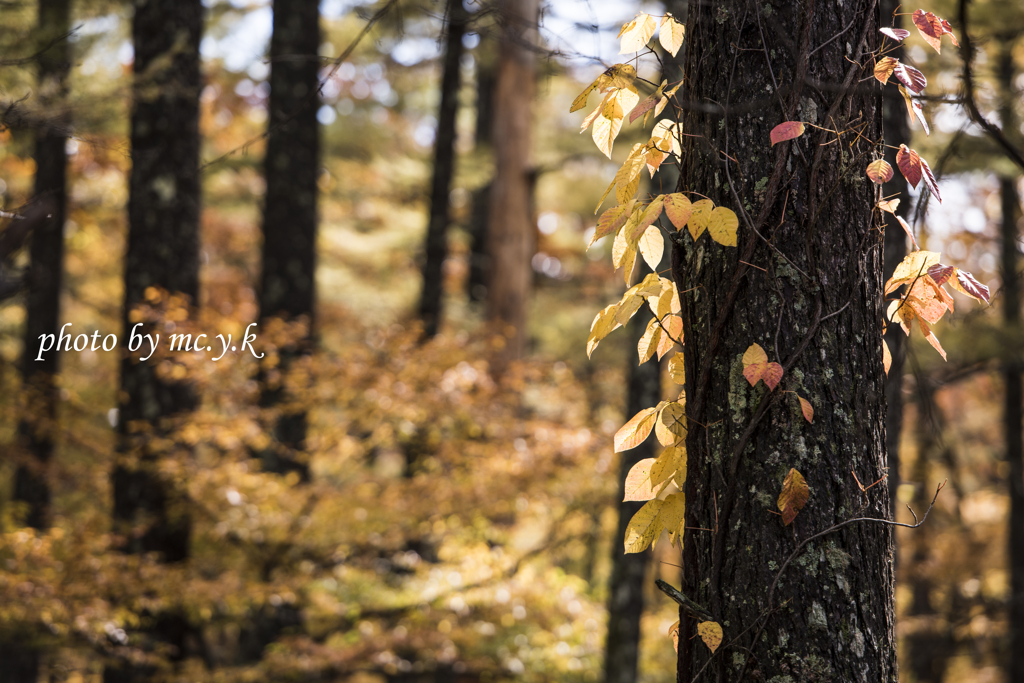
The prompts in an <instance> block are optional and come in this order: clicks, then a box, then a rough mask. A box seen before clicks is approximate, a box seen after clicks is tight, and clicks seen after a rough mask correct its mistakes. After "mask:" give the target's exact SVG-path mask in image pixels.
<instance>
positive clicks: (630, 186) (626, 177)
mask: <svg viewBox="0 0 1024 683" xmlns="http://www.w3.org/2000/svg"><path fill="white" fill-rule="evenodd" d="M644 157H645V153H644V146H643V145H641V144H640V143H637V144H635V145H633V149H632V151H630V153H629V156H628V157H626V161H625V163H623V164H622V166H621V167H620V168H619V170H618V171H617V172H616V173H615V197H616V199H618V201H619V204H625V203H626V202H628V201H629V200H630V199H632V198H633V196H634V195H635V194H636V191H637V188H638V187H640V172H641V171H643V170H644Z"/></svg>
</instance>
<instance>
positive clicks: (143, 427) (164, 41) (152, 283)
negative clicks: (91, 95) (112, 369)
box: [104, 0, 203, 683]
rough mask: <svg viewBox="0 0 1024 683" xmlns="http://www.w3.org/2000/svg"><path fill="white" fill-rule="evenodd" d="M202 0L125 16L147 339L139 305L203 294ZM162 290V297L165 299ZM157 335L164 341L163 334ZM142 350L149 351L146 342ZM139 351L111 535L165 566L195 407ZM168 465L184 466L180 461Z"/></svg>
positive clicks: (136, 283) (179, 552) (135, 227)
mask: <svg viewBox="0 0 1024 683" xmlns="http://www.w3.org/2000/svg"><path fill="white" fill-rule="evenodd" d="M202 20H203V6H202V3H201V2H200V0H148V2H144V3H140V4H137V5H136V7H135V15H134V17H133V19H132V38H133V42H134V45H135V64H134V74H135V83H134V110H133V112H132V119H131V145H132V171H131V177H130V180H129V197H128V222H129V228H128V247H127V252H126V254H125V295H124V310H123V316H124V317H123V324H124V337H125V338H126V339H127V338H129V337H130V335H131V334H132V332H133V331H134V333H135V334H142V335H144V334H155V333H156V332H157V330H156V329H155V328H154V326H153V325H150V324H149V323H144V324H141V325H138V326H136V322H137V321H136V320H135V318H134V316H133V313H132V311H133V309H135V308H136V307H137V306H139V305H140V304H143V303H156V302H157V301H164V300H165V298H164V297H166V296H183V297H186V298H187V299H188V300H190V301H191V302H192V303H194V302H195V301H196V297H197V295H198V292H199V195H200V193H199V169H198V167H199V93H200V90H201V82H200V70H199V39H200V36H201V33H202ZM162 290H166V292H167V294H162V293H161V292H162ZM159 331H160V332H162V333H164V334H166V328H165V327H162V328H161V329H160V330H159ZM142 346H143V347H145V346H146V345H145V344H143V345H142ZM145 354H146V351H145V350H141V351H136V352H134V353H132V354H130V355H126V356H125V358H124V360H123V361H122V363H121V401H120V409H119V419H118V431H119V434H120V437H121V438H120V452H121V454H122V456H123V457H122V458H121V460H120V462H119V464H118V465H117V467H116V468H115V470H114V474H113V493H114V528H115V531H117V532H118V533H119V534H121V535H122V537H123V538H124V539H125V546H124V549H125V551H126V552H130V553H149V552H152V553H158V554H159V555H160V556H161V558H162V559H163V561H165V562H181V561H183V560H185V559H187V558H188V556H189V542H190V536H191V518H190V512H189V509H188V501H187V500H186V498H185V495H184V494H183V493H182V492H181V491H179V490H178V489H177V487H176V486H175V484H174V483H173V482H171V481H168V480H167V479H166V478H165V477H163V476H162V475H161V474H160V467H159V465H160V460H161V459H162V458H164V457H166V456H168V455H169V453H167V452H166V446H162V445H159V444H161V443H165V442H166V439H163V438H157V437H171V436H172V435H173V431H174V429H175V426H176V425H177V424H178V423H179V422H180V421H181V420H182V419H183V418H185V417H186V416H187V414H188V413H189V412H191V411H192V410H193V409H194V408H195V406H196V395H195V392H194V390H193V388H192V386H191V384H190V383H189V382H188V381H175V380H172V379H169V378H167V377H164V376H161V375H160V374H158V373H157V372H156V364H155V363H153V362H152V360H150V361H149V362H145V361H141V360H139V359H140V357H141V356H144V355H145ZM176 457H181V455H180V453H179V454H177V456H176ZM149 616H150V617H151V619H152V623H153V627H152V629H150V630H149V631H148V632H147V633H146V634H143V635H139V636H138V638H139V639H141V640H144V641H147V642H146V644H144V645H143V647H145V648H147V649H148V648H150V647H157V645H156V643H159V644H160V645H159V646H160V647H161V648H164V647H169V652H170V654H169V657H170V658H171V659H175V658H178V657H180V656H182V654H183V648H184V637H185V633H186V632H187V628H186V622H185V621H184V619H183V618H182V617H180V616H177V615H170V614H161V615H149ZM153 673H154V672H153V670H152V669H151V668H148V667H139V666H136V665H133V664H130V663H128V662H124V663H122V664H121V665H120V666H110V667H107V669H106V670H105V671H104V680H105V681H107V682H108V683H110V682H117V683H121V682H128V681H141V680H146V679H148V678H149V677H151V676H152V675H153Z"/></svg>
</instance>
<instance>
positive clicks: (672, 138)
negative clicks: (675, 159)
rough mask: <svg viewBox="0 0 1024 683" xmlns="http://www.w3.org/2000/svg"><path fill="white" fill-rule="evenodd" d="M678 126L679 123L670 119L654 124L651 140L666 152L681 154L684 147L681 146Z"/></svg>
mask: <svg viewBox="0 0 1024 683" xmlns="http://www.w3.org/2000/svg"><path fill="white" fill-rule="evenodd" d="M678 127H679V124H677V123H675V122H673V121H670V120H668V119H662V120H661V121H658V123H656V124H655V126H654V130H652V131H651V142H652V143H654V144H656V145H657V146H658V149H660V150H661V151H662V152H665V153H666V154H667V153H669V152H671V153H672V154H675V155H676V156H680V155H681V154H682V148H681V147H680V146H679V138H678V137H677V136H676V131H677V130H678Z"/></svg>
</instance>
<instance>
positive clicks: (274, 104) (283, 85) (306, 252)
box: [259, 0, 320, 480]
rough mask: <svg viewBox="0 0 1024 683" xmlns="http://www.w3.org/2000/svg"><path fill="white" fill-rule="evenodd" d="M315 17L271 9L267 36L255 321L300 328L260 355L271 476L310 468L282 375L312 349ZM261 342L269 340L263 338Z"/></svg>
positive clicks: (296, 5)
mask: <svg viewBox="0 0 1024 683" xmlns="http://www.w3.org/2000/svg"><path fill="white" fill-rule="evenodd" d="M319 47H320V14H319V6H318V2H317V0H289V1H287V2H284V1H280V2H277V3H275V5H274V27H273V35H272V37H271V39H270V101H269V110H270V119H269V122H268V125H269V126H270V128H269V133H268V136H267V155H266V162H265V165H266V170H265V173H266V181H267V198H266V205H265V208H264V214H263V276H262V280H261V282H260V301H259V303H260V316H261V319H262V321H263V325H264V330H265V331H266V330H267V323H268V321H269V319H270V318H273V317H277V318H280V319H281V320H283V321H285V322H300V323H304V325H303V327H302V329H301V330H300V332H299V336H298V338H290V339H288V340H287V341H283V342H282V344H281V345H280V346H279V347H278V348H276V349H273V348H270V347H268V348H266V349H265V351H264V352H269V353H271V354H273V353H274V352H275V351H276V353H277V354H278V358H279V362H278V364H277V365H276V367H272V368H269V369H264V371H263V372H262V374H261V379H262V382H263V386H262V393H261V395H260V405H261V406H262V407H264V408H274V409H276V410H279V411H280V412H279V413H278V414H276V415H275V416H274V417H273V418H272V419H273V420H274V422H273V426H272V428H271V431H272V432H273V435H274V442H273V444H272V445H271V447H269V448H268V449H266V450H265V451H264V452H263V453H262V454H261V457H262V460H263V465H264V468H265V469H266V470H268V471H271V472H280V473H286V472H293V471H294V472H298V474H299V476H300V477H301V478H302V479H303V480H305V479H307V478H308V476H309V465H308V463H307V462H305V460H304V459H303V458H302V457H300V456H299V455H298V454H299V453H300V452H301V451H302V450H304V449H305V444H306V429H307V424H306V412H305V410H304V409H301V408H289V407H288V406H287V405H286V403H287V401H288V400H289V399H291V398H294V397H290V396H288V393H287V392H286V390H285V388H284V378H285V377H286V375H287V374H288V370H289V368H290V367H292V366H293V364H294V362H295V361H296V360H297V359H299V358H301V357H303V356H307V355H308V354H309V353H310V352H311V351H312V346H313V323H314V315H313V306H314V300H315V290H314V287H315V271H316V232H317V185H316V181H317V174H318V173H319V169H320V162H319V126H318V124H317V120H316V113H317V103H318V99H317V97H316V95H314V94H313V93H314V92H315V91H316V88H317V85H318V73H319V59H318V57H317V53H318V50H319ZM264 341H265V342H269V343H273V342H272V341H271V340H268V339H265V340H264Z"/></svg>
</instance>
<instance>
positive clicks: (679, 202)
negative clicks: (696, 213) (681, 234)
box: [663, 192, 692, 230]
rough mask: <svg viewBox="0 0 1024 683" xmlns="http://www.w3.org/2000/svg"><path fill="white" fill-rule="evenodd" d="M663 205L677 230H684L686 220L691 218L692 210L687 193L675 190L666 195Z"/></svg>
mask: <svg viewBox="0 0 1024 683" xmlns="http://www.w3.org/2000/svg"><path fill="white" fill-rule="evenodd" d="M663 205H664V208H665V214H666V215H667V216H668V219H669V220H670V221H672V225H674V226H676V230H682V229H683V227H685V226H686V222H687V221H688V220H690V213H691V212H692V209H691V206H692V204H690V200H689V199H688V198H687V197H686V195H684V194H680V193H678V192H675V193H673V194H667V195H665V199H664V200H663Z"/></svg>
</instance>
